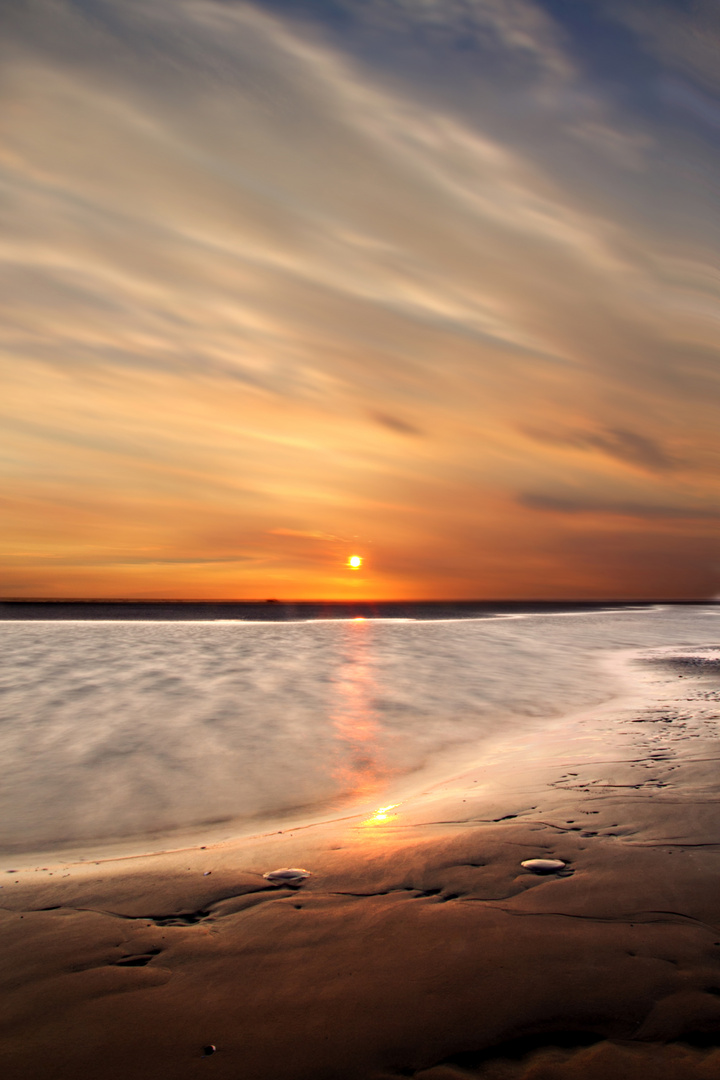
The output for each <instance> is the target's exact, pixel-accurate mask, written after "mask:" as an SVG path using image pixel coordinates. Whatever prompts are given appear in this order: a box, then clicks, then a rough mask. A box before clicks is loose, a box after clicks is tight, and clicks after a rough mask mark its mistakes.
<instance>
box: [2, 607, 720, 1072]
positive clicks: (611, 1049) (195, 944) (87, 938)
mask: <svg viewBox="0 0 720 1080" xmlns="http://www.w3.org/2000/svg"><path fill="white" fill-rule="evenodd" d="M684 617H685V618H686V622H685V623H684V624H683V627H684V629H682V632H680V631H678V630H677V628H675V633H676V636H677V639H678V643H677V644H676V645H670V644H667V643H666V644H663V645H660V644H658V642H657V640H650V641H649V644H648V646H647V647H645V648H640V647H638V645H637V644H634V645H633V647H626V648H624V649H620V648H617V647H615V648H613V649H612V650H609V651H608V653H607V655H606V656H605V657H604V661H603V662H605V663H608V664H611V665H612V669H613V675H612V678H613V680H614V682H613V684H612V685H613V688H614V689H613V692H612V693H610V692H605V693H604V694H603V695H601V696H602V697H604V700H603V701H601V702H600V703H599V704H589V705H585V706H583V707H582V708H580V709H576V710H574V711H570V712H562V713H561V714H559V715H555V716H554V717H550V718H548V719H544V720H543V721H542V722H539V721H538V722H533V723H532V724H528V723H525V724H520V723H518V724H515V725H512V724H508V725H505V726H504V727H503V729H502V730H501V731H500V730H499V731H496V732H494V733H493V736H492V738H490V737H488V738H486V739H485V741H484V742H483V744H482V746H481V747H479V748H478V751H477V752H476V754H475V755H474V756H472V755H471V753H470V750H469V749H468V748H467V744H463V746H464V750H463V754H464V756H465V758H466V767H465V768H460V767H458V765H459V763H460V756H458V754H457V752H456V751H455V750H454V751H453V754H451V755H449V756H448V757H447V763H452V764H453V766H454V768H453V770H452V771H450V772H448V773H446V774H445V775H444V776H442V777H439V776H438V775H437V772H432V770H428V769H427V768H425V770H424V771H423V770H420V771H419V773H417V774H416V781H419V782H416V783H415V787H414V788H413V785H412V783H411V779H408V778H407V777H405V778H399V777H396V778H395V779H393V778H392V777H391V778H390V779H387V778H386V779H385V780H384V781H383V786H381V787H380V788H378V789H377V792H378V793H379V794H382V795H383V797H385V796H386V795H387V793H388V792H390V793H392V791H393V785H395V790H397V791H401V793H402V796H403V797H402V798H400V797H398V799H397V802H396V804H394V805H393V804H392V803H388V802H385V801H383V802H382V803H381V804H379V805H377V806H374V807H373V808H372V809H367V807H366V806H365V805H364V803H363V805H361V806H360V805H355V804H353V803H352V802H350V803H349V804H348V805H347V806H345V807H344V808H341V809H340V811H339V812H332V813H325V814H323V813H322V812H321V811H320V810H319V809H317V808H316V810H315V811H313V813H309V814H306V815H303V814H302V813H298V814H297V815H295V816H293V814H292V813H289V814H287V815H286V816H285V819H284V820H283V821H282V822H280V823H278V822H277V821H274V822H272V825H273V827H272V828H261V829H258V830H253V829H252V828H247V827H246V828H245V829H244V831H243V830H239V831H238V833H237V835H228V836H224V837H222V838H218V837H214V838H213V837H211V836H210V835H209V834H210V833H211V832H212V830H208V837H207V838H206V840H207V842H204V841H203V838H202V837H199V838H198V835H197V833H198V830H197V828H196V827H194V828H193V829H192V830H188V839H189V840H191V842H188V843H183V842H182V841H183V838H182V834H181V833H175V834H173V843H172V846H170V845H166V846H165V847H164V848H162V849H158V848H157V847H156V846H155V847H153V846H152V845H150V846H149V847H146V848H145V850H143V849H142V845H141V844H139V841H137V840H135V841H133V843H134V844H135V847H136V848H137V850H134V851H131V850H129V849H128V850H120V848H119V847H118V845H117V843H115V844H111V843H109V842H107V843H106V844H105V847H106V851H105V853H104V854H103V843H102V842H100V841H95V842H94V844H93V845H92V846H93V852H92V857H89V856H88V854H87V851H85V854H83V855H81V854H79V852H80V850H81V847H82V845H80V846H76V847H75V848H73V849H72V850H71V849H70V848H68V849H67V850H66V851H59V850H55V851H53V850H51V849H48V850H47V851H46V853H45V854H44V855H41V854H40V853H39V852H38V851H36V852H35V853H33V854H30V853H29V852H25V853H23V852H22V851H21V850H20V849H18V850H15V851H12V852H7V853H6V854H5V855H3V859H2V875H1V876H2V879H3V880H2V892H1V893H0V897H1V899H0V905H1V911H0V915H1V916H2V918H1V921H0V930H1V933H2V939H3V945H2V949H3V955H4V957H5V960H4V962H3V965H2V971H3V975H2V983H3V993H2V1006H1V1007H0V1008H1V1010H2V1012H1V1017H2V1044H1V1045H2V1049H1V1050H0V1062H1V1063H2V1071H3V1075H5V1076H8V1077H23V1078H31V1080H51V1078H52V1080H65V1078H66V1077H67V1078H69V1077H73V1078H77V1077H83V1078H84V1077H88V1078H96V1077H97V1078H98V1080H115V1078H118V1080H119V1078H120V1077H123V1078H126V1077H128V1076H132V1077H133V1078H141V1080H144V1078H146V1077H147V1078H148V1080H149V1078H150V1077H153V1078H155V1077H157V1078H168V1080H170V1078H172V1080H184V1078H186V1077H187V1078H191V1077H195V1076H209V1075H213V1076H216V1077H219V1078H222V1080H240V1078H241V1077H242V1078H243V1080H270V1078H272V1080H333V1078H342V1077H348V1078H357V1080H391V1078H395V1077H401V1076H405V1077H406V1076H410V1077H414V1078H418V1080H461V1078H468V1077H483V1078H488V1080H515V1078H518V1080H519V1078H523V1080H531V1078H532V1080H554V1078H556V1077H557V1078H558V1080H564V1078H568V1080H570V1078H580V1077H582V1078H583V1080H595V1078H598V1080H600V1078H601V1077H603V1078H604V1077H608V1076H612V1077H614V1078H623V1077H627V1078H628V1080H629V1078H634V1077H638V1078H639V1077H641V1076H646V1075H651V1076H653V1077H654V1078H657V1080H665V1078H667V1080H676V1078H688V1080H694V1078H698V1080H699V1078H710V1077H715V1076H717V1075H718V1074H720V899H719V894H718V888H717V883H718V873H719V872H720V829H719V828H718V824H719V822H718V816H719V812H720V790H719V788H718V782H717V765H718V760H719V759H720V743H719V742H718V725H719V724H720V650H718V648H717V646H716V645H715V644H714V643H713V636H712V630H713V628H714V626H716V625H717V622H716V621H715V620H716V616H715V614H714V611H713V610H712V609H707V611H706V612H704V621H703V620H702V619H701V620H700V624H699V625H698V627H697V629H696V630H694V631H693V632H692V634H691V632H690V630H689V629H688V627H690V626H691V625H692V615H687V616H684ZM638 619H639V617H638ZM567 622H569V620H566V623H567ZM638 625H639V623H638ZM672 629H673V628H672V627H671V631H672ZM558 632H559V631H558ZM565 632H566V631H565V630H563V633H565ZM664 633H665V637H666V638H667V636H668V633H670V637H672V633H671V632H669V631H667V630H666V631H664ZM693 635H694V637H695V639H696V642H695V643H694V644H693V643H692V642H690V640H689V639H690V638H691V637H692V636H693ZM630 636H631V635H630ZM646 636H648V638H649V639H651V638H652V634H650V633H648V634H647V635H646ZM699 642H702V643H699ZM608 685H609V684H608ZM343 692H345V693H346V695H347V688H345V691H343ZM442 760H443V762H445V761H446V759H445V758H443V759H442ZM401 779H402V782H401ZM403 785H404V786H403ZM374 793H375V792H374V791H373V792H372V794H374ZM369 796H370V791H369V792H368V797H369ZM366 801H367V800H366ZM362 802H363V801H362V800H361V803H362ZM266 824H267V822H266ZM275 826H276V827H275ZM190 833H192V836H190ZM86 846H87V845H86ZM534 859H552V860H557V861H559V862H561V863H562V866H561V867H560V868H557V869H555V870H550V872H546V873H537V872H534V871H533V869H532V868H526V867H523V866H522V865H521V864H522V863H523V862H525V861H528V860H534ZM283 867H299V868H302V869H304V870H306V871H308V874H309V876H308V877H307V878H305V879H304V880H302V882H301V883H299V884H298V885H296V886H288V885H286V884H282V883H281V884H277V883H275V882H273V881H272V880H268V879H267V878H265V877H264V876H263V875H264V874H266V873H267V872H269V871H273V870H275V869H278V868H283Z"/></svg>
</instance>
